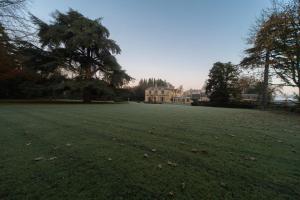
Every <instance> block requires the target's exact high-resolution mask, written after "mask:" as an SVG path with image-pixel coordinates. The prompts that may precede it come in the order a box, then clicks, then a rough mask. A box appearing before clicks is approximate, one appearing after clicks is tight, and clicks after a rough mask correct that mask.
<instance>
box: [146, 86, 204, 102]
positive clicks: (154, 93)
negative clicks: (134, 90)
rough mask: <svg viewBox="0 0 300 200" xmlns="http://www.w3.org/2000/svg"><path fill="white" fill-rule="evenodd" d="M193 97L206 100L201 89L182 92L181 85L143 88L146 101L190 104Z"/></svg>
mask: <svg viewBox="0 0 300 200" xmlns="http://www.w3.org/2000/svg"><path fill="white" fill-rule="evenodd" d="M193 99H197V100H200V101H208V98H207V96H206V94H205V92H203V91H202V90H187V91H185V92H183V89H182V86H181V87H179V88H177V89H175V88H173V87H150V88H147V89H146V90H145V102H146V103H176V104H191V103H192V100H193Z"/></svg>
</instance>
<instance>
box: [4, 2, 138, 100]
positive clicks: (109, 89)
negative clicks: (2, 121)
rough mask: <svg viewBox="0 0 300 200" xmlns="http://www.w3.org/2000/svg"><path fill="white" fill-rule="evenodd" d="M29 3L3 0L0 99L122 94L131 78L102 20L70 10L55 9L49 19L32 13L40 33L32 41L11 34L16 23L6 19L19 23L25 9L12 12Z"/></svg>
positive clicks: (86, 98)
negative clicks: (51, 17) (118, 59)
mask: <svg viewBox="0 0 300 200" xmlns="http://www.w3.org/2000/svg"><path fill="white" fill-rule="evenodd" d="M25 5H26V4H25V1H22V0H9V1H8V0H0V20H1V21H0V59H1V62H0V98H22V99H24V98H45V97H46V98H48V97H49V98H80V99H82V100H83V101H84V102H90V101H92V100H93V99H105V100H108V99H113V98H115V97H116V96H118V94H120V93H122V90H124V89H123V86H125V85H126V84H128V83H129V81H131V80H132V77H130V76H129V75H128V74H127V73H126V71H125V70H123V69H122V67H121V65H120V64H119V63H118V62H117V59H116V57H115V56H116V55H117V54H120V53H121V49H120V47H119V46H118V45H117V43H116V42H115V41H114V40H112V39H110V33H109V31H108V29H107V28H106V27H104V26H103V25H102V23H101V19H89V18H87V17H85V16H83V15H82V14H80V13H79V12H77V11H75V10H72V9H70V10H69V11H68V12H67V13H61V12H59V11H56V12H55V13H54V14H53V15H52V16H53V19H52V21H51V23H46V22H44V21H42V20H40V19H39V18H37V17H35V16H33V15H31V16H30V21H31V25H32V26H33V27H35V29H34V30H32V31H35V32H36V34H35V38H36V41H32V40H31V39H29V37H24V38H23V37H19V36H20V34H16V35H13V34H10V31H8V30H13V29H14V28H15V26H14V24H15V23H7V21H6V20H9V21H10V22H13V20H16V21H17V22H19V21H21V19H22V16H20V13H22V12H16V15H13V14H14V13H12V12H11V10H12V9H17V10H22V9H24V8H23V6H25ZM8 14H9V16H7V15H8ZM24 19H25V18H24ZM24 32H25V31H24ZM15 33H16V32H15ZM28 36H29V35H28Z"/></svg>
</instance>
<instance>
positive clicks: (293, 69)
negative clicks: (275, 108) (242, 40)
mask: <svg viewBox="0 0 300 200" xmlns="http://www.w3.org/2000/svg"><path fill="white" fill-rule="evenodd" d="M282 7H283V9H282V11H281V12H280V15H279V16H280V19H281V20H280V21H278V20H277V21H276V25H277V29H278V30H280V31H279V32H277V35H276V37H275V39H276V43H275V44H273V45H274V46H276V51H277V55H278V56H276V58H275V65H274V69H275V71H276V74H277V75H278V76H279V77H280V78H281V79H282V80H283V82H284V84H285V85H286V86H292V87H297V88H298V91H299V93H298V94H299V95H298V97H299V101H300V1H299V0H292V1H291V2H289V3H287V4H285V5H283V6H282Z"/></svg>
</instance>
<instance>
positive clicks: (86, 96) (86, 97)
mask: <svg viewBox="0 0 300 200" xmlns="http://www.w3.org/2000/svg"><path fill="white" fill-rule="evenodd" d="M84 81H85V82H86V83H87V85H85V87H84V88H83V91H82V100H83V103H91V102H92V95H91V88H90V86H89V83H88V82H90V81H92V73H91V67H90V66H87V67H86V68H85V77H84Z"/></svg>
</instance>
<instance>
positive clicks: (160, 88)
mask: <svg viewBox="0 0 300 200" xmlns="http://www.w3.org/2000/svg"><path fill="white" fill-rule="evenodd" d="M146 90H174V88H169V87H149V88H147V89H146Z"/></svg>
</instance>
